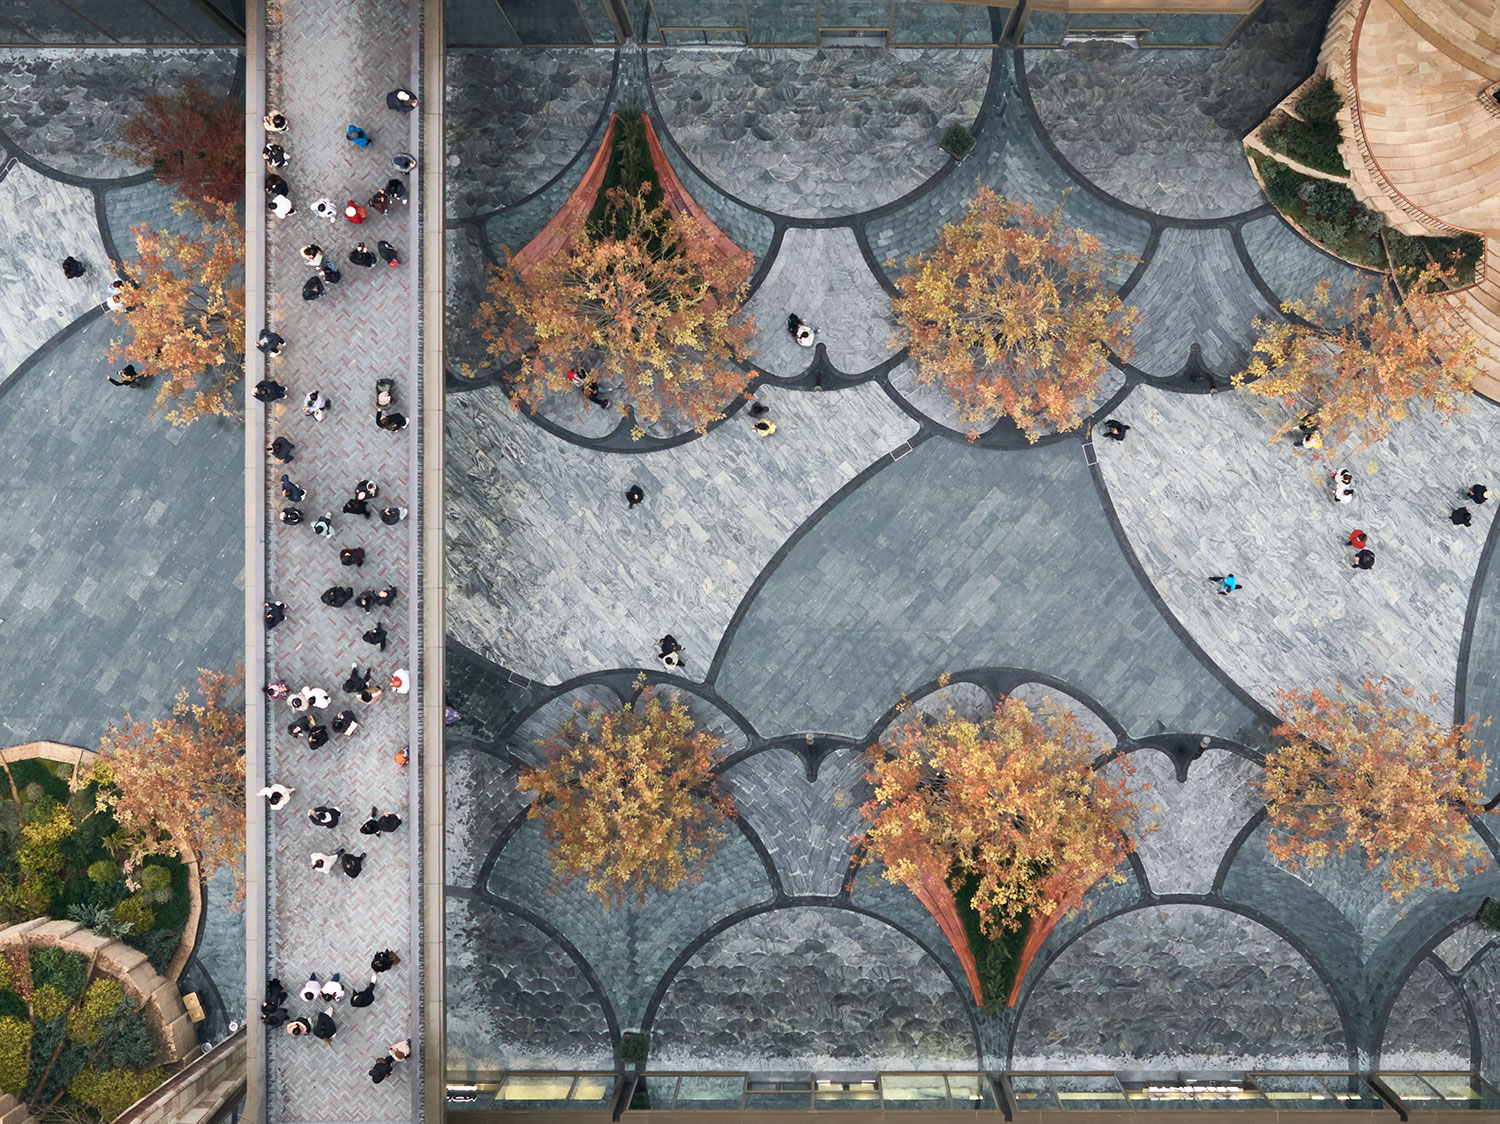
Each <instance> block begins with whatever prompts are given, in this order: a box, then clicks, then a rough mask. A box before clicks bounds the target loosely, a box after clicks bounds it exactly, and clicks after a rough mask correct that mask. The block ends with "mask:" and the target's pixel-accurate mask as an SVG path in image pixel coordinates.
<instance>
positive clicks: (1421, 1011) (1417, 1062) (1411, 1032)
mask: <svg viewBox="0 0 1500 1124" xmlns="http://www.w3.org/2000/svg"><path fill="white" fill-rule="evenodd" d="M1461 1003H1462V1001H1461V999H1460V998H1459V995H1458V990H1457V989H1456V988H1455V987H1454V986H1453V985H1452V984H1451V983H1449V982H1448V980H1447V977H1445V976H1444V975H1443V973H1442V972H1440V971H1438V969H1437V968H1435V967H1434V966H1433V965H1432V963H1431V962H1429V961H1424V962H1423V963H1421V964H1419V965H1417V970H1416V971H1415V972H1413V973H1412V974H1411V977H1410V978H1409V979H1408V980H1407V981H1406V986H1405V987H1403V988H1402V989H1401V994H1400V995H1399V996H1398V997H1397V999H1396V1005H1395V1006H1394V1007H1393V1008H1392V1009H1391V1016H1390V1019H1389V1021H1387V1023H1386V1025H1385V1037H1384V1039H1383V1040H1382V1042H1381V1046H1380V1060H1379V1062H1378V1065H1379V1067H1380V1068H1381V1069H1384V1070H1403V1069H1415V1070H1421V1071H1424V1072H1427V1073H1433V1072H1441V1071H1443V1070H1466V1069H1468V1068H1469V1026H1468V1023H1466V1022H1465V1021H1464V1020H1463V1019H1462V1018H1458V1017H1455V1016H1456V1015H1457V1014H1458V1013H1459V1012H1460V1011H1461V1010H1462V1007H1461Z"/></svg>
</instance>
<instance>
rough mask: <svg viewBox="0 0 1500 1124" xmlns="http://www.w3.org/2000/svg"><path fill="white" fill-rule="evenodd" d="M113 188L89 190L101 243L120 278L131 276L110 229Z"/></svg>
mask: <svg viewBox="0 0 1500 1124" xmlns="http://www.w3.org/2000/svg"><path fill="white" fill-rule="evenodd" d="M111 190H113V189H112V188H105V187H98V186H95V187H92V188H90V189H89V191H90V193H91V194H92V195H93V197H94V221H95V222H96V223H98V225H99V241H100V242H102V243H103V244H104V252H105V253H106V254H108V255H109V260H110V261H112V262H114V265H115V272H116V274H117V275H119V276H120V277H126V276H129V275H128V274H127V272H126V270H125V259H124V257H123V256H121V254H120V247H119V246H117V245H115V233H114V231H112V230H111V229H110V228H109V193H110V191H111Z"/></svg>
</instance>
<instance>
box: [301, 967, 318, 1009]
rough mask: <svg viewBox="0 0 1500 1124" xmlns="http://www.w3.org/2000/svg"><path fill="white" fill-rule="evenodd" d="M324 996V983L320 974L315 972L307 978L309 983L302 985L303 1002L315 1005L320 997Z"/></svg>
mask: <svg viewBox="0 0 1500 1124" xmlns="http://www.w3.org/2000/svg"><path fill="white" fill-rule="evenodd" d="M322 994H323V981H322V980H320V979H319V978H318V973H316V972H314V973H312V974H311V975H310V976H308V977H307V982H306V983H305V984H303V985H302V1002H304V1003H315V1002H317V999H318V996H320V995H322Z"/></svg>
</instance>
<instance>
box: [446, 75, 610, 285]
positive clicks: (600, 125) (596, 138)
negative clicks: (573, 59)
mask: <svg viewBox="0 0 1500 1124" xmlns="http://www.w3.org/2000/svg"><path fill="white" fill-rule="evenodd" d="M621 50H623V48H621V47H615V48H613V53H614V56H615V57H614V61H613V63H612V64H611V66H610V71H609V90H608V92H606V93H605V95H604V107H603V108H602V109H600V110H599V116H598V117H596V118H595V119H594V124H593V127H592V128H590V129H589V134H588V137H587V138H585V140H584V142H583V146H582V147H581V148H579V150H578V151H577V152H575V153H574V154H573V158H572V159H571V160H569V161H568V162H567V163H566V164H564V165H563V167H562V168H561V169H559V170H558V171H557V172H556V173H555V174H554V175H553V176H552V178H551V179H549V180H548V181H547V182H546V183H544V184H542V186H541V187H539V188H537V189H536V190H535V191H528V192H527V193H526V194H525V195H523V196H521V197H520V198H519V199H515V200H513V201H511V202H510V203H507V204H505V205H504V206H503V207H494V208H492V209H490V210H488V211H481V212H479V213H477V214H473V215H466V216H464V217H463V218H461V219H450V218H444V220H443V229H444V230H445V231H447V230H457V229H459V228H460V227H464V226H477V227H479V228H480V235H481V238H482V240H483V242H484V244H485V249H486V251H487V252H488V253H489V254H490V256H491V260H492V261H493V260H494V258H493V253H494V251H493V250H492V249H491V247H490V245H489V239H488V238H483V232H484V226H485V224H486V223H488V222H489V220H490V219H492V218H494V217H495V216H496V215H498V214H501V213H503V212H505V211H513V210H515V209H516V208H517V207H519V206H522V205H523V204H525V203H530V202H531V201H532V200H533V199H535V198H536V197H537V196H538V195H540V194H542V192H544V191H546V190H548V189H549V188H551V187H553V186H554V185H555V184H556V183H557V182H558V181H559V180H561V179H562V178H563V177H564V176H566V175H567V174H568V173H569V172H570V171H572V169H573V168H575V167H577V165H578V162H579V160H581V159H583V158H584V157H585V156H588V155H589V153H591V152H593V151H595V150H596V149H598V147H599V144H600V141H601V140H602V139H603V134H604V125H605V122H607V121H608V120H609V118H610V114H612V113H614V112H615V95H616V94H617V93H618V92H619V89H620V51H621ZM444 53H445V57H446V54H447V52H446V51H445V52H444ZM446 92H447V91H446V90H445V91H444V93H445V95H446ZM590 158H592V157H590Z"/></svg>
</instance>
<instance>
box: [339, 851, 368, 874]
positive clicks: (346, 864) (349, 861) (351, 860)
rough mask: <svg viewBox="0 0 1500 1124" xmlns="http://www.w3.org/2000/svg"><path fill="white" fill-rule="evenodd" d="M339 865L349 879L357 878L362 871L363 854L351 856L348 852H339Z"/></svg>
mask: <svg viewBox="0 0 1500 1124" xmlns="http://www.w3.org/2000/svg"><path fill="white" fill-rule="evenodd" d="M339 865H340V866H341V867H343V868H344V873H345V874H347V875H348V876H349V877H350V878H358V877H359V872H360V871H361V870H363V869H364V865H365V852H364V851H361V852H360V853H359V854H357V855H352V854H350V853H349V852H348V851H344V850H342V849H341V850H340V851H339Z"/></svg>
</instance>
